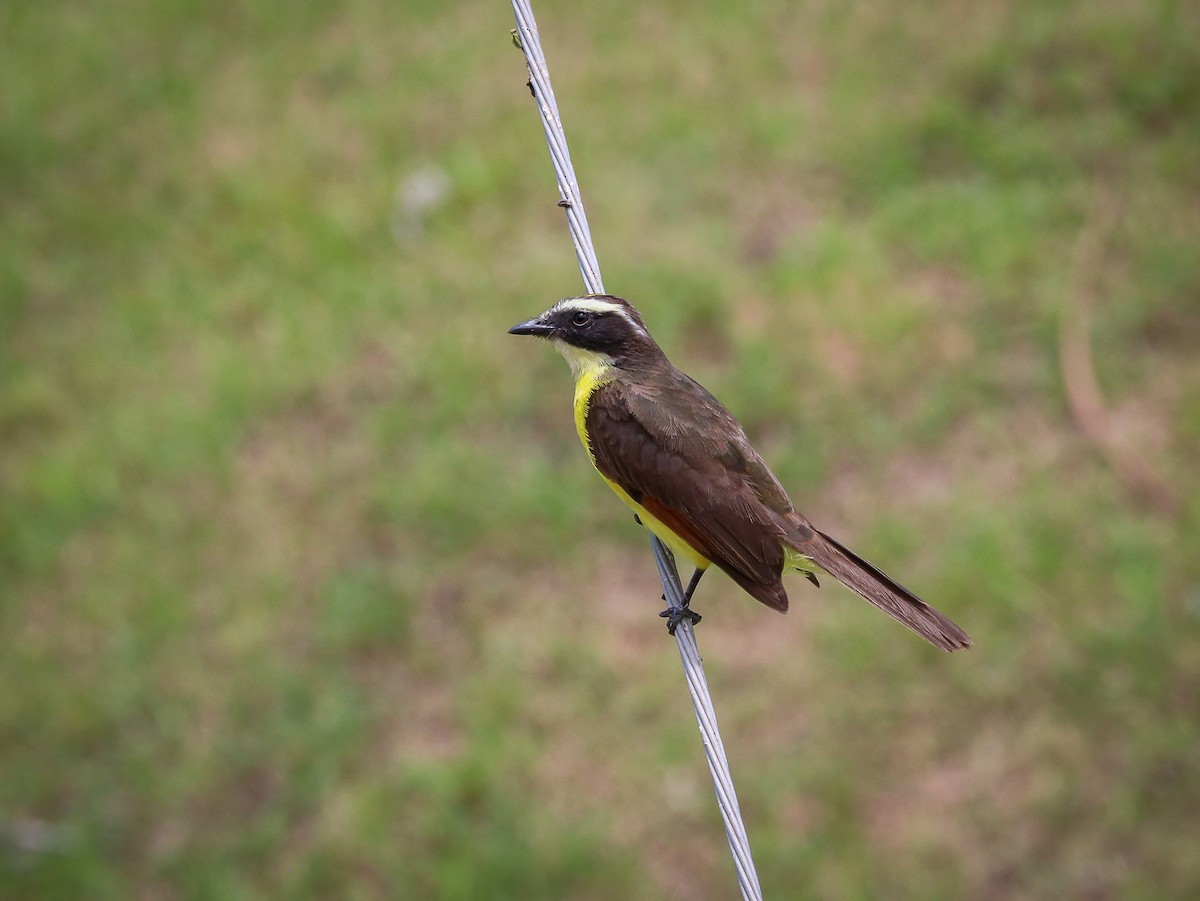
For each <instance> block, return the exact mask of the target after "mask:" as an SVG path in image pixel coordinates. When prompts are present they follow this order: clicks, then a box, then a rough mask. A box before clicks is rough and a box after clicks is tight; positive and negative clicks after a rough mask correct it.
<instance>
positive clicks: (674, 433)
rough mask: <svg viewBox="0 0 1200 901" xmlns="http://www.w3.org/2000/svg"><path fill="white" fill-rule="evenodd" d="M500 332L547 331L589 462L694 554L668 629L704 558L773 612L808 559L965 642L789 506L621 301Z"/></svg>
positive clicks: (601, 297) (934, 631)
mask: <svg viewBox="0 0 1200 901" xmlns="http://www.w3.org/2000/svg"><path fill="white" fill-rule="evenodd" d="M509 333H510V334H513V335H536V336H537V337H541V338H547V339H549V340H550V341H551V343H553V344H554V345H555V347H557V348H558V350H559V351H560V352H561V353H562V355H563V356H564V357H566V359H567V362H568V363H569V364H570V366H571V371H572V373H574V375H575V428H576V430H577V431H578V432H579V437H580V439H581V440H582V441H583V446H584V448H585V449H586V450H587V452H588V456H589V457H590V458H591V460H592V464H593V465H594V466H595V467H596V470H597V471H598V472H599V473H600V475H601V477H602V478H603V479H604V481H605V482H607V483H608V486H609V487H610V488H612V490H613V491H615V492H616V493H617V496H618V497H620V498H621V500H623V501H624V502H625V503H627V504H628V505H629V506H630V507H632V508H633V510H634V512H635V514H636V516H637V518H638V520H639V522H641V523H642V524H643V525H645V526H646V527H647V528H649V529H650V531H652V532H653V533H654V534H655V535H657V536H658V537H659V538H660V539H662V541H664V542H665V543H666V544H667V546H668V547H670V548H671V549H672V550H673V551H674V552H675V553H676V554H678V555H681V556H683V557H684V558H685V559H688V560H690V561H691V562H692V563H693V564H694V565H695V567H696V570H695V573H694V574H693V575H692V579H691V582H690V583H689V584H688V587H687V591H686V592H685V593H684V600H683V605H682V606H681V607H672V608H668V609H667V610H664V611H663V616H665V617H666V618H667V628H668V630H669V631H671V632H672V633H674V631H675V627H676V626H677V625H678V624H679V623H680V622H681V621H682V620H683V619H685V618H686V619H689V620H690V621H692V622H698V621H699V615H698V614H696V613H694V612H693V611H692V610H691V609H690V607H689V606H688V604H689V602H690V600H691V597H692V593H693V592H694V591H695V590H696V585H697V584H698V583H699V581H700V577H701V576H702V575H703V574H704V572H705V570H706V569H708V567H709V566H710V565H712V564H714V563H715V564H716V565H717V566H718V567H720V568H721V569H722V570H724V571H725V572H726V573H727V574H728V575H729V577H730V578H731V579H733V581H734V582H736V583H737V584H738V585H740V586H741V587H742V588H743V589H745V591H746V592H747V593H748V594H749V595H750V596H751V597H753V598H755V599H756V600H759V601H761V602H762V603H764V604H766V605H767V606H768V607H771V608H772V609H775V610H778V611H779V612H780V613H785V612H787V609H788V597H787V592H785V591H784V588H783V574H784V573H785V572H799V573H803V574H804V576H805V577H806V578H808V580H809V581H810V582H812V583H813V584H814V585H818V586H819V584H820V583H819V582H818V581H817V577H816V575H815V570H816V569H818V568H819V569H820V570H822V571H824V572H827V573H829V574H830V575H831V576H833V577H834V578H835V579H837V580H838V581H839V582H841V583H842V584H843V585H845V586H846V587H847V588H850V589H851V590H852V591H855V592H857V593H858V594H860V595H862V596H863V597H864V598H866V599H867V600H868V601H870V602H871V603H872V604H874V605H875V606H876V607H878V608H879V609H880V610H882V611H883V612H884V613H887V614H888V615H889V616H892V617H894V618H896V619H897V620H899V621H900V622H902V623H904V625H906V626H908V627H909V628H910V629H912V630H913V631H914V632H916V633H917V634H918V635H920V636H921V637H923V638H925V639H927V640H928V641H930V642H932V643H933V644H935V645H937V646H938V647H939V648H942V649H943V650H946V651H953V650H956V649H958V648H966V647H970V645H971V639H970V638H969V637H968V636H967V634H966V633H965V632H963V630H962V629H960V628H959V627H958V626H956V625H955V624H954V623H952V622H951V621H950V620H949V619H947V618H946V617H945V616H943V615H942V614H941V613H939V612H938V611H936V610H934V609H933V608H932V607H930V606H929V605H928V604H926V603H925V602H924V601H922V600H921V599H920V598H919V597H917V596H916V595H915V594H913V593H912V592H911V591H909V590H908V589H907V588H905V587H904V586H902V585H900V584H899V583H898V582H896V581H895V580H894V579H892V578H891V577H890V576H888V575H887V574H886V573H884V572H883V571H882V570H880V569H878V568H877V567H875V566H873V565H872V564H870V563H868V562H867V561H866V560H864V559H863V558H862V557H859V556H858V555H857V554H855V553H854V552H853V551H851V550H849V549H848V548H846V547H844V546H843V545H841V544H839V543H838V542H837V541H835V540H834V539H832V538H830V537H829V536H828V535H826V534H825V533H823V532H820V531H818V530H817V529H816V528H814V527H813V525H812V523H810V522H809V521H808V520H807V519H805V518H804V516H802V515H801V514H799V513H797V512H796V510H795V508H794V507H793V506H792V502H791V501H790V500H789V499H788V496H787V492H786V491H784V489H783V486H782V485H780V484H779V480H778V479H777V478H775V475H774V473H772V472H771V470H770V469H768V468H767V464H766V463H764V462H763V459H762V457H760V456H759V455H758V453H757V452H756V451H755V450H754V448H753V447H751V446H750V440H749V439H748V438H747V437H746V433H745V431H743V429H742V427H741V426H740V425H739V424H738V421H737V420H736V419H734V418H733V416H732V415H731V414H730V413H729V411H728V410H726V409H725V407H723V406H722V405H721V403H720V402H719V401H718V400H717V399H716V398H715V397H713V396H712V395H711V394H709V393H708V392H707V391H706V390H704V388H703V387H702V386H701V385H700V384H699V383H698V382H696V381H694V380H693V379H691V378H689V377H688V376H686V375H684V374H683V373H682V372H680V371H679V370H678V369H676V368H675V367H674V366H672V365H671V363H670V362H669V361H668V360H667V357H666V354H664V353H663V352H662V348H660V347H659V346H658V343H657V342H656V341H655V340H654V339H653V338H652V337H650V333H649V332H648V331H647V330H646V326H645V323H643V322H642V317H641V316H640V315H639V314H638V311H637V310H635V309H634V308H633V307H632V306H631V305H630V304H629V302H628V301H626V300H623V299H622V298H620V297H614V296H612V295H610V294H589V295H585V296H583V297H568V298H567V299H565V300H561V301H559V302H558V303H556V304H555V305H554V306H552V307H551V308H550V309H548V310H547V311H546V312H544V313H542V315H540V316H538V317H537V318H535V319H530V320H529V321H528V322H522V323H521V324H520V325H514V326H513V327H512V328H511V329H509Z"/></svg>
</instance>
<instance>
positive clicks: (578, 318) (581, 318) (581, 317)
mask: <svg viewBox="0 0 1200 901" xmlns="http://www.w3.org/2000/svg"><path fill="white" fill-rule="evenodd" d="M591 321H592V314H591V313H585V312H584V311H583V310H580V311H579V312H578V313H576V314H575V315H574V316H572V317H571V322H573V323H574V324H575V325H580V326H582V325H587V324H588V323H589V322H591Z"/></svg>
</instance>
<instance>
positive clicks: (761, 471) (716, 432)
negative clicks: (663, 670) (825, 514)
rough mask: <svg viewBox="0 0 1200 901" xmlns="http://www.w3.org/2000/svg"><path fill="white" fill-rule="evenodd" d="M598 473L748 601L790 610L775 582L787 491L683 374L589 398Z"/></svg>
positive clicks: (618, 383)
mask: <svg viewBox="0 0 1200 901" xmlns="http://www.w3.org/2000/svg"><path fill="white" fill-rule="evenodd" d="M587 429H588V436H589V439H590V443H591V449H592V455H593V457H594V458H595V460H596V468H597V469H599V470H600V472H602V473H603V474H604V475H605V476H607V477H608V478H610V479H612V480H613V481H614V482H616V483H617V484H618V485H620V486H621V487H622V488H623V489H624V490H625V491H626V492H627V493H628V494H629V496H630V497H632V498H633V499H634V500H635V501H637V502H638V503H640V504H641V505H642V506H644V507H645V508H646V509H647V510H648V511H649V512H650V513H652V514H653V515H654V516H656V517H658V519H660V520H661V521H662V522H663V523H664V524H665V525H667V526H668V527H669V528H671V529H672V531H674V532H675V533H676V534H677V535H679V537H680V538H682V539H684V540H685V541H687V542H688V544H690V545H691V546H692V547H694V548H695V549H696V550H697V551H699V552H700V553H701V554H703V555H704V556H705V557H707V558H708V559H710V560H712V561H713V562H714V563H716V564H717V565H718V566H719V567H721V569H723V570H724V571H725V572H726V573H728V574H729V575H730V577H732V578H733V580H734V581H735V582H737V583H738V584H739V585H741V586H742V588H744V589H745V590H746V591H747V592H748V593H749V594H750V595H751V596H753V597H755V598H756V599H757V600H759V601H762V602H763V603H764V604H767V605H768V606H770V607H774V608H775V609H777V610H786V609H787V595H786V593H785V592H784V590H783V586H782V582H781V580H780V576H781V573H782V570H783V560H784V552H783V540H784V536H785V530H784V528H783V524H782V522H781V520H783V519H785V518H786V517H787V514H791V516H794V515H795V514H794V512H793V511H792V509H791V503H790V502H789V501H788V499H787V494H786V493H785V492H784V490H783V488H782V487H781V486H780V485H779V482H778V480H776V479H775V477H774V475H772V474H771V472H770V470H769V469H767V466H766V464H765V463H763V462H762V459H761V458H760V457H759V456H758V454H757V453H755V451H754V449H753V448H752V447H751V446H750V442H749V441H748V440H747V438H746V436H745V433H744V432H743V431H742V429H741V426H739V425H738V423H737V421H736V420H735V419H734V418H733V417H732V416H731V415H730V414H729V413H728V411H726V410H725V408H724V407H722V406H721V405H720V403H719V402H717V401H716V399H715V398H713V397H712V395H711V394H709V393H708V392H707V391H705V390H704V389H703V388H702V387H701V386H700V385H698V384H697V383H695V382H693V381H692V380H691V379H688V378H687V376H684V375H683V374H682V373H679V372H677V371H675V370H672V371H671V372H670V373H656V374H655V378H654V379H653V380H647V381H646V382H643V383H640V384H630V383H629V382H626V381H625V380H623V379H620V378H618V379H617V380H614V381H612V382H609V383H608V384H607V385H604V386H603V387H601V388H599V389H597V391H596V393H595V394H593V395H592V399H591V404H590V407H589V410H588V417H587Z"/></svg>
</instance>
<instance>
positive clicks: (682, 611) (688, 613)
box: [658, 604, 704, 635]
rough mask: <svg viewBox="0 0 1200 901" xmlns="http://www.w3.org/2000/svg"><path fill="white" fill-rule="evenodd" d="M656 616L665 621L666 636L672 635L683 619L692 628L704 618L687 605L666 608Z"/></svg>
mask: <svg viewBox="0 0 1200 901" xmlns="http://www.w3.org/2000/svg"><path fill="white" fill-rule="evenodd" d="M658 615H659V616H661V617H662V618H663V619H665V620H666V621H667V634H668V635H674V634H675V630H676V629H677V628H679V624H680V623H681V622H683V621H684V620H685V619H686V620H687V621H688V622H689V623H691V624H692V625H693V626H694V625H695V624H696V623H698V622H700V620H702V619H704V617H702V616H701V615H700V614H699V613H697V612H696V611H695V610H693V609H692V608H691V607H689V606H688V605H687V604H684V605H683V606H681V607H668V608H667V609H666V610H664V611H662V612H661V613H660V614H658Z"/></svg>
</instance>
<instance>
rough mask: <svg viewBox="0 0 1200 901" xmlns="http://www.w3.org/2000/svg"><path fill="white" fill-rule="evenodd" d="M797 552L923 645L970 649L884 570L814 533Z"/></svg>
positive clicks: (965, 639) (964, 639) (954, 629)
mask: <svg viewBox="0 0 1200 901" xmlns="http://www.w3.org/2000/svg"><path fill="white" fill-rule="evenodd" d="M796 550H797V551H799V552H800V553H802V554H804V555H805V556H807V557H808V558H809V559H811V560H812V561H813V562H814V563H816V564H817V565H818V566H820V567H821V568H822V569H823V570H825V571H826V572H827V573H829V574H830V575H831V576H833V577H834V578H835V579H837V580H838V581H839V582H841V583H842V584H843V585H845V586H846V587H847V588H849V589H851V590H852V591H855V592H857V593H858V594H860V595H862V596H863V597H864V598H866V599H867V600H868V601H870V602H871V603H872V604H874V605H875V606H876V607H878V608H879V609H880V610H882V611H883V612H884V613H886V614H888V616H891V617H893V618H894V619H897V620H899V621H900V622H902V623H904V625H906V626H908V627H909V628H910V629H912V630H913V631H914V632H916V633H917V634H918V635H920V636H921V637H922V638H924V639H925V640H926V641H929V642H931V643H932V644H935V645H937V646H938V647H939V648H941V649H942V650H943V651H956V650H958V649H959V648H969V647H970V646H971V638H970V636H968V635H967V633H966V632H964V631H963V630H962V629H960V628H959V627H958V626H956V625H955V624H954V623H953V622H951V621H950V620H949V619H948V618H946V617H945V616H943V615H942V614H941V613H938V611H936V610H934V609H933V608H932V607H930V606H929V605H928V604H926V603H925V602H924V601H922V600H921V599H920V598H919V597H917V596H916V595H915V594H913V593H912V592H911V591H909V590H908V589H907V588H905V587H904V586H903V585H901V584H900V583H899V582H897V581H896V580H894V579H893V578H892V577H891V576H889V575H888V574H887V573H885V572H883V570H881V569H879V568H877V567H875V566H873V565H872V564H870V563H868V562H867V561H866V560H864V559H863V558H862V557H860V556H858V554H856V553H854V552H853V551H851V550H849V549H848V548H846V547H844V546H843V545H841V544H840V543H839V542H837V541H835V540H834V539H832V538H830V537H829V536H828V535H826V534H825V533H824V532H819V531H817V530H816V529H813V532H812V536H811V537H808V538H807V540H805V541H803V542H798V546H797V548H796Z"/></svg>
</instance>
